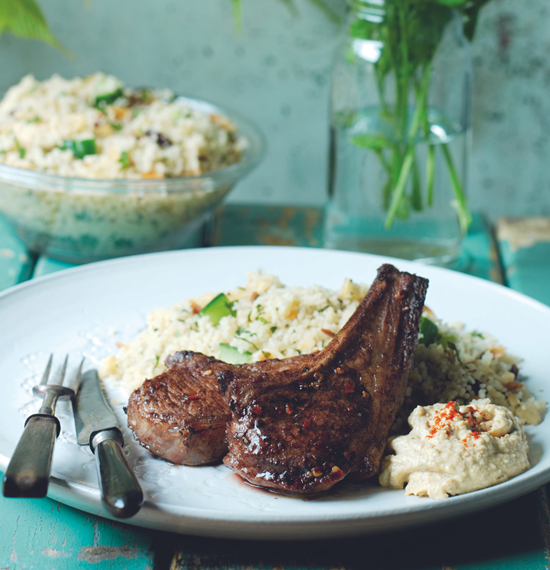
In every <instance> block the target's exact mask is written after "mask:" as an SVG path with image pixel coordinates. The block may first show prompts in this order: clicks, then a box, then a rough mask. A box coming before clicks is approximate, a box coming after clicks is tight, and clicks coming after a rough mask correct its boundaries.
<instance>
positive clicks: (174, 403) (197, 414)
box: [126, 351, 306, 465]
mask: <svg viewBox="0 0 550 570" xmlns="http://www.w3.org/2000/svg"><path fill="white" fill-rule="evenodd" d="M305 357H306V355H304V356H298V357H294V358H287V359H286V360H284V361H282V360H281V361H279V360H271V361H265V362H264V363H262V364H263V365H264V366H263V369H264V370H266V371H268V370H271V369H274V368H275V367H277V368H284V367H285V366H288V365H291V364H292V363H294V362H300V360H302V359H304V358H305ZM279 363H281V364H279ZM166 366H167V367H168V370H166V371H165V372H163V373H162V374H159V375H158V376H155V377H154V378H152V379H150V380H146V381H145V382H144V383H143V385H142V386H141V387H140V388H138V389H137V390H135V391H134V392H133V393H132V395H131V396H130V400H129V402H128V407H127V408H126V413H127V415H128V427H129V428H130V429H131V430H132V431H133V432H134V436H135V438H136V439H137V440H138V441H139V442H140V443H141V445H143V446H144V447H146V448H147V449H148V450H149V451H150V452H151V453H154V454H155V455H158V456H159V457H162V458H164V459H167V460H168V461H171V462H172V463H178V464H182V465H203V464H207V463H213V462H215V461H220V460H221V458H222V457H223V456H224V455H225V454H226V453H227V445H226V444H225V428H226V424H227V422H228V421H229V420H230V419H231V413H230V411H229V408H228V407H227V404H226V403H225V402H224V400H223V398H222V396H221V395H220V392H219V390H218V384H217V376H218V374H219V373H220V372H224V371H225V369H226V367H227V366H228V365H227V364H226V363H225V362H221V361H219V360H216V359H215V358H211V357H208V356H205V355H204V354H200V353H198V352H191V351H182V352H176V353H175V354H172V355H170V356H169V357H168V358H167V359H166ZM248 366H249V365H244V366H243V367H242V368H247V367H248Z"/></svg>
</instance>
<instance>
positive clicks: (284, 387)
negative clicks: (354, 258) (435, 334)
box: [218, 265, 428, 494]
mask: <svg viewBox="0 0 550 570" xmlns="http://www.w3.org/2000/svg"><path fill="white" fill-rule="evenodd" d="M427 286H428V282H427V280H426V279H423V278H421V277H417V276H414V275H410V274H408V273H400V272H399V271H398V270H397V269H396V268H395V267H393V266H391V265H383V266H382V267H381V268H380V269H379V270H378V276H377V278H376V279H375V281H374V282H373V284H372V286H371V288H370V290H369V292H368V293H367V295H366V297H365V298H364V299H363V301H361V303H360V305H359V307H358V308H357V310H356V311H355V313H354V314H353V315H352V317H351V318H350V319H349V321H348V322H347V323H346V324H345V325H344V327H343V328H342V329H341V330H340V332H339V333H338V334H337V335H336V336H335V337H334V338H333V339H332V341H331V342H330V343H329V344H328V345H327V347H326V348H324V349H323V350H321V351H320V352H318V353H315V354H311V355H307V358H304V359H302V360H300V361H299V362H297V363H294V364H293V365H291V366H288V365H285V364H284V361H281V365H282V368H281V369H280V370H277V365H275V364H274V365H272V366H271V368H270V369H269V370H268V369H267V368H265V366H266V363H257V364H254V365H249V366H248V367H246V368H244V367H239V366H230V365H226V366H225V370H222V371H221V372H218V383H219V386H220V390H221V392H222V394H223V396H224V398H225V401H226V402H227V404H228V406H229V408H230V409H231V414H232V419H231V421H230V422H229V424H228V426H227V436H226V437H227V443H228V447H229V453H228V454H227V455H226V456H225V458H224V463H225V464H226V465H227V466H228V467H230V468H231V469H233V470H234V471H236V472H237V473H238V474H239V475H240V476H241V477H242V478H243V479H245V480H246V481H248V482H249V483H251V484H253V485H257V486H261V487H267V488H271V489H272V490H276V491H278V492H283V493H291V494H293V493H297V494H317V493H322V492H325V491H327V490H328V489H330V487H332V486H333V485H334V484H335V483H336V482H338V481H340V480H342V479H343V478H344V477H346V476H347V475H348V474H350V473H352V474H354V476H355V478H358V479H365V478H367V477H371V476H372V475H375V474H377V473H378V470H379V467H380V460H381V458H382V453H383V451H384V448H385V445H386V439H387V436H388V431H389V429H390V427H391V426H392V424H393V422H394V421H395V417H396V414H397V412H398V411H399V408H400V407H401V405H402V403H403V399H404V393H405V388H406V384H407V378H408V375H409V372H410V370H411V367H412V364H413V353H414V350H415V348H416V345H417V342H418V329H419V322H420V317H421V314H422V308H423V305H424V298H425V294H426V289H427Z"/></svg>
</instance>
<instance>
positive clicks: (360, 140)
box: [351, 134, 389, 149]
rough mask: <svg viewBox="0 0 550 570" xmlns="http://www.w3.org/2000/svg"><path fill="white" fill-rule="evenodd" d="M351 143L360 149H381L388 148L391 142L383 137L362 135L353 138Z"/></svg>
mask: <svg viewBox="0 0 550 570" xmlns="http://www.w3.org/2000/svg"><path fill="white" fill-rule="evenodd" d="M351 142H352V143H353V144H354V145H355V146H358V147H359V148H370V149H380V148H385V147H386V146H388V144H389V142H388V139H387V138H386V137H383V136H382V135H369V134H361V135H355V136H353V137H351Z"/></svg>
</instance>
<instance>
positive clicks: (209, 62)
mask: <svg viewBox="0 0 550 570" xmlns="http://www.w3.org/2000/svg"><path fill="white" fill-rule="evenodd" d="M242 1H243V7H244V14H243V16H244V21H243V29H242V33H241V34H240V35H236V34H235V33H234V28H233V19H232V9H231V1H230V0H203V1H202V2H197V1H196V0H90V2H89V3H88V4H86V3H85V2H83V1H79V0H71V1H67V0H41V2H40V5H41V7H42V8H43V10H44V13H45V15H46V17H47V19H48V21H49V23H50V25H51V27H52V29H53V31H54V33H55V34H56V35H57V36H58V37H59V39H60V40H61V41H62V42H63V43H64V44H65V45H66V46H67V47H69V49H71V50H72V51H73V52H74V53H75V55H76V59H74V60H71V59H67V58H66V57H64V56H63V55H62V54H61V53H59V52H58V51H56V50H55V49H54V48H51V47H50V46H46V45H44V44H42V43H40V42H35V41H29V40H21V39H19V38H15V37H13V36H9V35H4V36H3V37H2V38H1V39H0V69H2V73H1V75H0V91H2V92H3V91H5V89H6V88H8V87H9V86H10V85H11V84H13V83H15V82H17V81H18V80H19V79H20V78H21V76H22V75H24V74H26V73H32V74H34V75H35V76H36V77H38V78H40V79H45V78H48V77H49V76H50V75H51V74H52V73H59V74H61V75H64V76H67V77H71V76H74V75H83V74H87V73H91V72H94V71H96V70H102V71H105V72H107V73H113V74H115V75H117V76H119V77H120V78H121V79H123V80H124V81H125V82H126V83H128V84H129V85H135V86H145V85H150V86H158V87H169V88H171V89H173V90H174V91H176V92H178V93H182V94H189V95H193V96H198V97H202V98H205V99H210V100H212V101H214V102H217V103H220V104H225V105H227V106H229V107H231V108H233V109H235V110H237V111H240V112H242V113H245V114H247V115H248V116H250V117H251V118H253V119H254V120H255V121H256V122H257V123H258V124H259V125H260V126H261V127H262V129H263V131H264V132H265V134H266V135H267V138H268V144H269V148H268V154H267V156H266V159H265V160H264V162H263V163H262V164H261V166H260V167H259V168H258V169H257V170H256V171H255V172H254V173H253V174H251V175H250V176H249V177H248V178H247V179H246V180H245V181H243V182H242V183H241V184H240V185H239V186H238V187H237V188H236V189H235V190H234V191H233V193H232V194H231V196H230V201H239V202H243V201H248V202H254V203H273V204H281V203H294V204H301V205H305V204H312V205H320V204H322V203H323V202H324V200H325V196H326V155H327V144H328V129H327V125H328V85H329V79H330V67H331V58H332V52H333V49H334V46H335V44H336V41H337V36H338V34H339V33H340V28H339V27H338V26H337V25H335V24H333V23H331V22H330V21H329V20H328V19H327V18H326V17H325V16H324V15H323V14H322V13H321V12H319V11H318V10H317V9H315V8H314V7H313V6H312V5H311V4H310V3H309V2H307V1H306V0H296V5H297V7H298V11H299V14H298V16H293V15H292V14H291V13H290V12H289V10H288V9H287V8H286V7H285V5H284V3H283V2H281V1H277V0H242ZM342 4H343V2H342V1H338V0H333V5H334V6H335V8H336V9H337V10H340V11H342ZM473 50H474V72H475V76H474V106H473V155H472V162H471V177H470V178H471V179H470V191H469V194H470V201H471V204H472V206H473V207H474V208H475V209H478V210H482V211H484V212H486V213H487V214H489V215H490V216H491V217H493V218H496V217H498V216H501V215H519V214H550V166H548V162H549V160H548V157H549V156H550V134H549V133H550V58H549V57H548V56H547V54H548V53H550V5H549V4H548V1H547V0H530V1H529V2H517V1H516V0H492V1H491V2H490V3H489V4H488V5H487V6H486V7H485V8H484V11H483V13H482V17H481V19H480V21H479V27H478V34H477V36H476V39H475V42H474V46H473Z"/></svg>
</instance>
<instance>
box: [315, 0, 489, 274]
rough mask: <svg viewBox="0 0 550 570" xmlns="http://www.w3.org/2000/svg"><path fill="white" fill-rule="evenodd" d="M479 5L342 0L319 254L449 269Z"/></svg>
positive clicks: (456, 250) (457, 228)
mask: <svg viewBox="0 0 550 570" xmlns="http://www.w3.org/2000/svg"><path fill="white" fill-rule="evenodd" d="M485 2H486V0H478V1H477V2H476V1H475V0H371V1H367V0H351V2H350V10H349V19H348V22H347V24H346V26H345V30H344V34H343V40H342V42H341V44H340V46H339V48H338V50H337V53H336V58H335V62H334V66H333V79H332V92H331V116H330V128H331V137H330V154H329V202H328V206H327V212H326V221H325V244H326V246H327V247H333V248H338V249H351V250H356V251H367V252H371V253H378V254H383V255H391V256H394V257H401V258H405V259H419V260H424V261H426V262H429V263H437V264H452V263H453V262H455V261H456V260H457V258H458V257H459V254H460V244H461V239H462V237H463V236H464V234H465V232H466V230H467V228H468V225H469V224H470V220H471V216H470V212H469V210H468V206H467V201H466V185H467V173H468V157H469V152H470V107H471V98H472V59H471V51H470V40H471V39H472V36H473V33H474V28H475V22H476V19H477V15H478V13H479V9H480V8H481V6H482V5H483V4H484V3H485Z"/></svg>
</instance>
